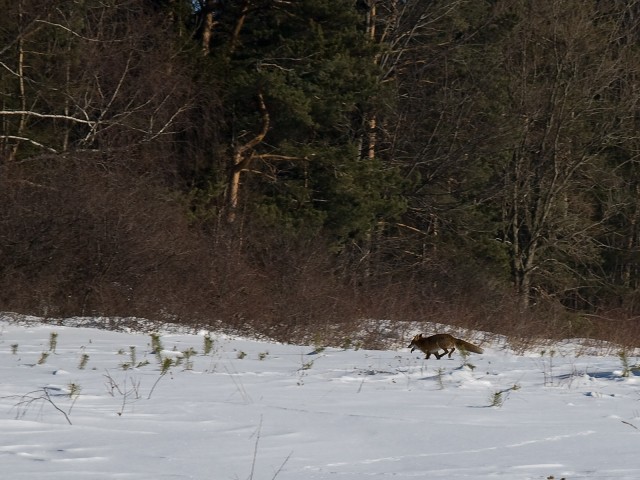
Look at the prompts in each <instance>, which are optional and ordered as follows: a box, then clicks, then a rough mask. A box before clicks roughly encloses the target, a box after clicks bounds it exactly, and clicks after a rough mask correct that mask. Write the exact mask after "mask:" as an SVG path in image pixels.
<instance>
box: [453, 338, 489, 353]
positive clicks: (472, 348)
mask: <svg viewBox="0 0 640 480" xmlns="http://www.w3.org/2000/svg"><path fill="white" fill-rule="evenodd" d="M456 347H458V348H459V349H460V350H466V351H467V352H472V353H483V352H484V350H482V349H481V348H480V347H478V346H477V345H474V344H473V343H469V342H465V341H464V340H460V339H459V338H456Z"/></svg>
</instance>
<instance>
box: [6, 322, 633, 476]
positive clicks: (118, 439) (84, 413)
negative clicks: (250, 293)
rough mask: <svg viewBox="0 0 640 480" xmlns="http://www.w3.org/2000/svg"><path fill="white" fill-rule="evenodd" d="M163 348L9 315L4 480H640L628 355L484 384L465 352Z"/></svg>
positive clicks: (562, 359)
mask: <svg viewBox="0 0 640 480" xmlns="http://www.w3.org/2000/svg"><path fill="white" fill-rule="evenodd" d="M429 333H433V332H429ZM159 339H160V342H161V344H162V348H163V350H162V351H160V352H159V354H160V358H158V355H156V354H154V353H153V348H152V338H151V336H150V335H149V334H144V333H135V332H131V333H122V332H114V331H107V330H98V329H94V328H80V327H66V326H59V325H55V326H54V325H48V324H42V323H40V322H38V321H37V320H34V319H31V320H29V321H26V320H24V321H21V322H12V321H10V320H9V317H6V316H5V317H3V316H2V315H0V378H1V384H0V477H1V478H3V479H4V478H6V479H12V480H13V479H60V480H71V479H91V480H93V479H202V480H204V479H215V480H218V479H219V480H224V479H240V480H245V479H254V480H264V479H267V480H271V479H278V480H302V479H347V480H356V479H357V480H364V479H372V478H375V479H378V478H379V479H382V478H385V479H386V478H425V479H430V480H432V479H439V478H442V479H448V480H455V479H481V478H495V479H509V480H512V479H547V478H555V479H560V478H566V479H567V480H568V479H575V478H589V479H605V478H606V479H634V480H636V479H638V478H640V430H639V429H640V376H635V375H634V373H633V372H631V374H630V375H629V376H624V375H623V373H624V372H623V366H622V362H621V359H620V358H619V357H618V356H617V355H616V354H615V350H613V351H611V353H609V354H607V355H597V354H594V353H587V352H586V351H585V350H584V349H582V348H578V347H575V348H574V347H573V346H572V345H571V344H564V345H562V346H556V347H554V348H549V349H544V350H543V349H538V350H536V351H530V352H529V353H527V354H524V355H518V354H515V353H514V352H512V351H510V350H509V349H508V348H505V347H504V345H500V344H498V342H494V343H486V344H484V345H483V347H484V348H485V353H484V354H482V355H471V356H470V357H469V359H468V361H469V362H470V363H471V364H472V366H473V368H472V367H470V366H463V365H462V364H463V359H462V358H461V356H460V355H459V354H458V353H457V352H456V353H454V356H453V358H452V359H447V358H446V357H445V358H443V359H441V360H439V361H438V360H435V359H434V358H433V357H431V359H430V360H428V361H426V360H424V355H422V354H419V352H414V353H413V354H412V353H409V351H408V350H407V349H406V348H398V349H397V350H395V351H367V350H354V349H349V350H341V349H333V348H327V349H325V350H321V351H318V352H315V351H314V348H313V347H309V346H293V345H282V344H276V343H268V342H258V341H251V340H247V339H240V338H231V337H227V336H222V335H216V334H215V333H212V334H211V339H212V340H213V344H212V345H208V346H211V347H212V348H211V351H209V352H208V353H207V354H205V335H204V334H202V333H201V334H199V335H193V334H185V333H175V332H171V331H165V332H160V338H159ZM406 341H407V343H408V339H407V340H406ZM190 349H191V350H192V351H195V352H196V353H192V354H191V355H189V354H186V355H185V354H184V353H181V352H188V351H189V350H190ZM43 352H44V353H45V354H46V353H48V356H46V358H44V356H43ZM132 357H134V358H132ZM177 358H180V362H179V364H178V365H176V359H177ZM166 359H171V360H172V362H171V365H170V366H169V360H166ZM628 360H629V363H630V364H631V365H635V364H636V363H637V362H638V359H637V358H636V357H634V356H631V357H629V359H628ZM160 362H163V363H164V368H165V373H164V374H163V373H162V368H163V366H162V365H161V363H160ZM127 367H128V368H127ZM639 375H640V374H639Z"/></svg>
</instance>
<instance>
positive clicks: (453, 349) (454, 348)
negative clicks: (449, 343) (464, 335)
mask: <svg viewBox="0 0 640 480" xmlns="http://www.w3.org/2000/svg"><path fill="white" fill-rule="evenodd" d="M455 351H456V347H453V348H451V351H450V352H449V358H451V354H452V353H453V352H455Z"/></svg>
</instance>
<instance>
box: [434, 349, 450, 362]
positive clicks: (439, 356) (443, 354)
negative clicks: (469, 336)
mask: <svg viewBox="0 0 640 480" xmlns="http://www.w3.org/2000/svg"><path fill="white" fill-rule="evenodd" d="M446 353H447V351H446V350H445V351H444V353H441V354H440V355H438V354H437V353H434V355H435V356H436V358H437V359H438V360H440V359H441V358H442V357H444V356H445V354H446Z"/></svg>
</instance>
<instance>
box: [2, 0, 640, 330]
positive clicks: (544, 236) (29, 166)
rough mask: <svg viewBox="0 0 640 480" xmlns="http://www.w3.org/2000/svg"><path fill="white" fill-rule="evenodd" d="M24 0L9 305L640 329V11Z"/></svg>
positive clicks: (9, 39) (11, 174)
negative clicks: (639, 317) (639, 323)
mask: <svg viewBox="0 0 640 480" xmlns="http://www.w3.org/2000/svg"><path fill="white" fill-rule="evenodd" d="M0 3H2V4H3V8H2V11H3V15H2V16H1V17H0V122H1V123H0V309H2V310H13V311H20V312H28V313H34V314H39V315H50V316H61V315H122V316H132V315H138V316H146V317H149V318H157V319H164V320H174V321H181V322H197V323H208V324H214V323H217V324H220V325H224V326H230V327H233V328H251V329H253V330H257V331H260V332H263V333H268V334H271V335H274V336H278V337H280V338H283V339H303V338H308V337H309V336H312V335H325V336H329V335H331V332H334V331H336V329H337V330H339V331H340V332H346V331H347V330H348V329H349V328H356V327H355V325H356V324H354V322H356V321H357V320H358V319H366V318H388V319H397V320H432V321H440V322H443V323H452V324H458V325H463V326H469V327H477V328H483V329H488V330H492V331H496V332H504V333H511V334H513V333H520V334H527V335H528V334H530V333H533V332H536V333H544V334H553V335H562V336H567V335H585V336H599V337H604V336H607V337H611V338H613V336H612V335H613V334H614V333H617V334H618V336H617V337H615V338H616V339H618V340H620V339H621V338H624V339H625V340H627V341H630V339H632V338H638V337H640V334H638V333H637V329H636V326H635V323H636V322H635V321H634V318H635V316H636V315H638V314H639V313H640V295H639V293H640V292H639V291H638V287H639V285H638V283H639V280H640V255H639V253H640V249H639V246H640V245H639V243H640V235H639V233H640V225H639V222H640V163H639V156H638V155H639V153H640V133H639V129H638V127H639V126H640V125H639V124H640V25H639V23H638V22H640V1H621V0H610V1H598V0H544V1H530V0H529V1H526V0H486V1H481V0H442V1H438V0H435V1H428V2H427V1H423V0H236V1H234V0H197V1H193V0H105V1H101V2H92V1H82V0H80V1H78V0H74V1H71V0H68V1H67V0H62V1H61V0H44V1H43V0H37V1H36V0H17V1H12V2H7V1H4V0H0ZM622 325H624V328H622V327H621V326H622ZM341 334H342V333H341ZM634 341H635V340H634Z"/></svg>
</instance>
